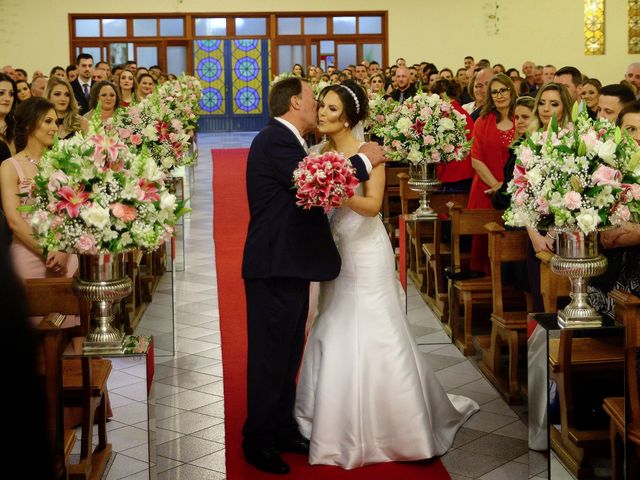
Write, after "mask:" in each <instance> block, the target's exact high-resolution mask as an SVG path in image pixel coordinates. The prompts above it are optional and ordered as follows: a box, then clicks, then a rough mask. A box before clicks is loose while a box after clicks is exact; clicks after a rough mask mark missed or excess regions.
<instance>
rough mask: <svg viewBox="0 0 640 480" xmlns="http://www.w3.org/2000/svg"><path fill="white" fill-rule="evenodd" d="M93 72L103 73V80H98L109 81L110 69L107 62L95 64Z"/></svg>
mask: <svg viewBox="0 0 640 480" xmlns="http://www.w3.org/2000/svg"><path fill="white" fill-rule="evenodd" d="M94 70H100V71H101V72H103V74H102V76H103V78H101V79H100V80H111V67H110V66H109V64H108V63H107V62H98V63H96V68H95V69H94ZM94 81H95V80H94Z"/></svg>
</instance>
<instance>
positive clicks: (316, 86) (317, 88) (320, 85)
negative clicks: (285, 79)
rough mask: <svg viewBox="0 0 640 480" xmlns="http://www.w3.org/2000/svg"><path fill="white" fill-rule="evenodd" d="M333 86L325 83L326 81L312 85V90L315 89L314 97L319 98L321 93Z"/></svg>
mask: <svg viewBox="0 0 640 480" xmlns="http://www.w3.org/2000/svg"><path fill="white" fill-rule="evenodd" d="M329 85H331V84H330V83H329V82H325V81H324V80H319V81H317V82H313V83H311V88H312V89H313V95H314V96H315V97H316V98H318V96H319V95H320V92H322V90H324V89H325V88H326V87H328V86H329Z"/></svg>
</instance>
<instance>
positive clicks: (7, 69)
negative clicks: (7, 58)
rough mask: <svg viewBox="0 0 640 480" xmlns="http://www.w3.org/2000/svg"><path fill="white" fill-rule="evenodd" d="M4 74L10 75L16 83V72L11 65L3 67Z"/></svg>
mask: <svg viewBox="0 0 640 480" xmlns="http://www.w3.org/2000/svg"><path fill="white" fill-rule="evenodd" d="M2 73H4V74H6V75H8V76H9V78H11V80H13V81H14V82H15V81H16V70H15V69H14V68H13V67H12V66H11V65H5V66H4V67H2Z"/></svg>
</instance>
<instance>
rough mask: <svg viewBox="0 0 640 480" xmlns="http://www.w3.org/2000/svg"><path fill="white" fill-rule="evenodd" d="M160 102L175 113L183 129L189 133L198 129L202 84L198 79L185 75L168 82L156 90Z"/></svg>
mask: <svg viewBox="0 0 640 480" xmlns="http://www.w3.org/2000/svg"><path fill="white" fill-rule="evenodd" d="M156 92H157V94H158V97H159V98H160V101H161V102H162V103H163V104H164V105H165V106H166V107H167V108H168V109H169V110H170V111H171V112H172V113H173V115H174V116H175V118H176V119H178V120H179V121H180V122H181V124H182V127H183V128H184V129H185V130H187V131H189V130H195V129H197V127H198V118H199V117H200V116H199V114H198V111H199V104H200V100H201V99H202V83H200V80H198V79H197V78H196V77H194V76H192V75H187V74H186V73H183V74H182V75H179V76H178V78H177V79H176V80H168V81H166V82H164V83H163V84H162V85H160V86H158V88H157V90H156Z"/></svg>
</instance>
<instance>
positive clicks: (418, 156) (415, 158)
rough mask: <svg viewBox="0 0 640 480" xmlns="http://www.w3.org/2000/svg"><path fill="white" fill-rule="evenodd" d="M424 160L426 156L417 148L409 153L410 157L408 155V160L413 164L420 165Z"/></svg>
mask: <svg viewBox="0 0 640 480" xmlns="http://www.w3.org/2000/svg"><path fill="white" fill-rule="evenodd" d="M423 158H424V156H423V155H422V153H420V151H419V150H417V149H415V148H412V149H411V151H410V152H409V155H407V160H409V161H410V162H411V163H413V164H416V163H420V161H421V160H422V159H423Z"/></svg>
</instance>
